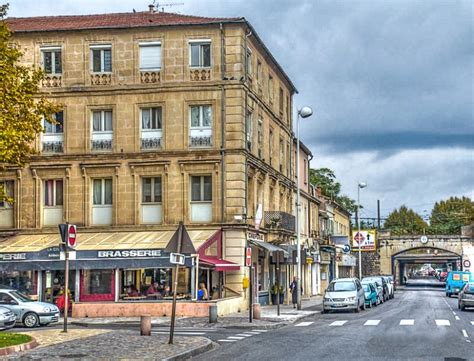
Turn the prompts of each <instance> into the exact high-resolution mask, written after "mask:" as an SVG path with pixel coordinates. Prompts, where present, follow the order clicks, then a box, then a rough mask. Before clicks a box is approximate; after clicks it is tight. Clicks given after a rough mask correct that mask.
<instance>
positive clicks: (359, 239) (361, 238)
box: [354, 232, 365, 244]
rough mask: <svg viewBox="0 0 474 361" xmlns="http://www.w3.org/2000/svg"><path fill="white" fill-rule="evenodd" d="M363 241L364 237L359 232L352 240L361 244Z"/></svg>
mask: <svg viewBox="0 0 474 361" xmlns="http://www.w3.org/2000/svg"><path fill="white" fill-rule="evenodd" d="M364 239H365V237H364V235H363V234H362V233H361V232H357V233H356V235H355V236H354V240H355V241H356V242H357V243H358V244H361V243H362V241H363V240H364Z"/></svg>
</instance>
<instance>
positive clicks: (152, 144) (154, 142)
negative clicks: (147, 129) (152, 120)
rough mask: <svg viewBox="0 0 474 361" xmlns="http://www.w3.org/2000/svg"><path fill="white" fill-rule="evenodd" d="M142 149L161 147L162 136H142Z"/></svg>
mask: <svg viewBox="0 0 474 361" xmlns="http://www.w3.org/2000/svg"><path fill="white" fill-rule="evenodd" d="M142 149H143V150H148V149H161V138H142Z"/></svg>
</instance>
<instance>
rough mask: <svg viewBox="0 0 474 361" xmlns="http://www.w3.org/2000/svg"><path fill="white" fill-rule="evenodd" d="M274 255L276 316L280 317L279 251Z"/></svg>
mask: <svg viewBox="0 0 474 361" xmlns="http://www.w3.org/2000/svg"><path fill="white" fill-rule="evenodd" d="M276 254H277V260H276V285H277V315H278V316H280V251H277V252H276Z"/></svg>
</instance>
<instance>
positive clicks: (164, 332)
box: [151, 331, 206, 336]
mask: <svg viewBox="0 0 474 361" xmlns="http://www.w3.org/2000/svg"><path fill="white" fill-rule="evenodd" d="M151 333H153V334H154V335H169V332H166V331H151ZM174 334H175V335H182V336H186V335H188V336H202V335H205V334H206V333H205V332H179V331H178V332H175V333H174Z"/></svg>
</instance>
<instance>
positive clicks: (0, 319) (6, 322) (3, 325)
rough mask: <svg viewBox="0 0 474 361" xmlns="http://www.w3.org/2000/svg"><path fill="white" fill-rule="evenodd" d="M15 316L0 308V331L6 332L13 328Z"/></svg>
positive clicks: (4, 308)
mask: <svg viewBox="0 0 474 361" xmlns="http://www.w3.org/2000/svg"><path fill="white" fill-rule="evenodd" d="M15 323H16V316H15V314H14V313H13V312H12V311H11V310H10V309H8V308H6V307H3V306H0V330H2V331H3V330H8V329H9V328H12V327H13V326H15Z"/></svg>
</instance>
